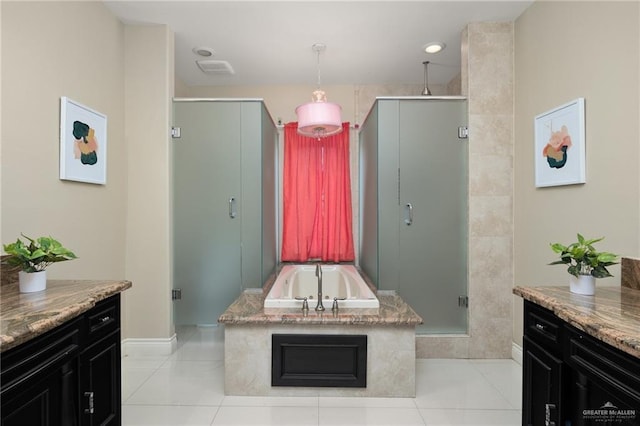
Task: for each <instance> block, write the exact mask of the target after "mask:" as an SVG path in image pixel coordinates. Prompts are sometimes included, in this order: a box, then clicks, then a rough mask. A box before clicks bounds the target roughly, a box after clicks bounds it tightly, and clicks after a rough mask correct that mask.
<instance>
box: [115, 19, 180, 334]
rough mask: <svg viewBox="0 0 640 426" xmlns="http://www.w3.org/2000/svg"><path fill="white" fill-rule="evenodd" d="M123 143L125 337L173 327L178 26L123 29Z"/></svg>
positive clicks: (168, 329)
mask: <svg viewBox="0 0 640 426" xmlns="http://www.w3.org/2000/svg"><path fill="white" fill-rule="evenodd" d="M125 46H126V49H125V50H126V60H125V64H126V66H125V76H126V79H125V111H126V116H127V123H126V132H125V142H126V145H127V147H128V163H127V169H126V173H127V176H128V178H129V180H128V198H127V203H128V214H127V240H126V241H127V242H126V247H127V259H126V276H127V278H128V279H130V280H132V281H133V283H134V286H133V287H132V288H131V289H130V290H129V291H128V292H127V294H126V310H125V312H126V315H127V324H128V333H127V337H130V338H159V339H166V338H169V337H170V336H172V335H173V334H174V332H173V330H174V328H173V318H172V305H171V303H172V302H171V299H170V290H171V273H172V268H171V229H170V224H171V217H170V204H171V191H170V188H171V184H170V178H171V174H170V140H169V134H170V131H169V127H170V126H169V123H170V122H171V118H170V117H171V98H172V96H173V90H174V75H173V69H174V64H173V51H174V46H173V33H172V32H171V31H170V30H169V29H168V28H167V27H166V26H164V25H157V26H127V27H126V28H125Z"/></svg>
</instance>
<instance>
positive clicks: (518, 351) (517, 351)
mask: <svg viewBox="0 0 640 426" xmlns="http://www.w3.org/2000/svg"><path fill="white" fill-rule="evenodd" d="M511 358H513V360H514V361H515V362H517V363H518V364H520V365H522V346H520V345H518V344H517V343H515V342H514V343H513V344H512V345H511Z"/></svg>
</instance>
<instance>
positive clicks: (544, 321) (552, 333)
mask: <svg viewBox="0 0 640 426" xmlns="http://www.w3.org/2000/svg"><path fill="white" fill-rule="evenodd" d="M524 308H525V310H524V334H525V336H528V337H529V338H530V339H531V340H532V341H534V342H536V343H537V344H539V345H540V346H542V347H544V348H545V349H547V350H549V351H551V352H553V353H556V354H557V353H560V352H561V351H562V345H561V343H560V342H561V341H562V333H563V329H562V322H563V321H562V320H561V319H560V318H558V317H557V316H555V315H554V314H553V312H551V311H550V310H548V309H545V308H542V307H540V306H538V305H536V304H534V303H532V302H529V301H525V305H524Z"/></svg>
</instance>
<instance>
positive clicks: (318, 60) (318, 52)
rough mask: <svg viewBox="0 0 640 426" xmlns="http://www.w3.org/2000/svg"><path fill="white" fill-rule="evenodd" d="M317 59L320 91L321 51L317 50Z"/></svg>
mask: <svg viewBox="0 0 640 426" xmlns="http://www.w3.org/2000/svg"><path fill="white" fill-rule="evenodd" d="M316 53H317V54H318V55H317V57H318V59H317V67H318V90H320V49H316Z"/></svg>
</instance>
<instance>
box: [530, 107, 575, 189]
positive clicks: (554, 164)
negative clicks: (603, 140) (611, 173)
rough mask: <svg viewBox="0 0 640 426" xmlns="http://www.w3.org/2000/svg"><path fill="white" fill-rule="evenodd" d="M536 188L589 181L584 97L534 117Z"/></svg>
mask: <svg viewBox="0 0 640 426" xmlns="http://www.w3.org/2000/svg"><path fill="white" fill-rule="evenodd" d="M534 131H535V138H534V140H535V142H534V145H535V153H534V158H535V185H536V187H538V188H539V187H547V186H559V185H575V184H582V183H586V170H585V169H586V166H585V163H586V145H585V120H584V98H578V99H575V100H573V101H571V102H568V103H566V104H564V105H560V106H558V107H556V108H554V109H552V110H549V111H547V112H544V113H542V114H539V115H537V116H536V117H535V119H534Z"/></svg>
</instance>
